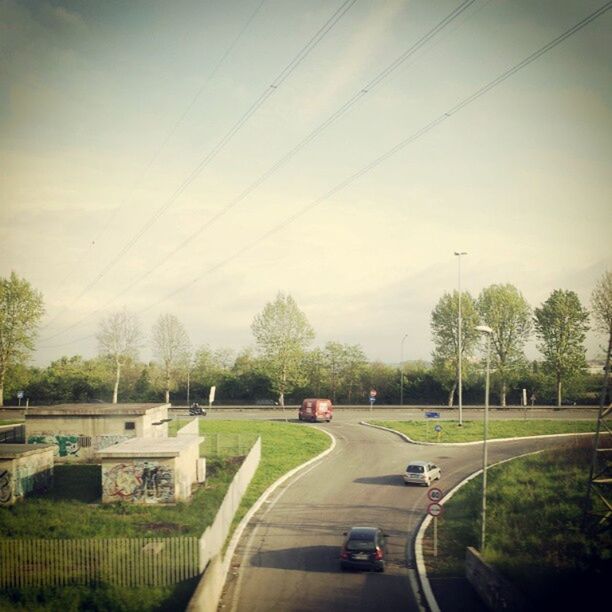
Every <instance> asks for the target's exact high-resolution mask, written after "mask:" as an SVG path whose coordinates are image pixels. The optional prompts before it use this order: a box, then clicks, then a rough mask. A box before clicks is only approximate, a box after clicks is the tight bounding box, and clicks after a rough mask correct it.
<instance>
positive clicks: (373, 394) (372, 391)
mask: <svg viewBox="0 0 612 612" xmlns="http://www.w3.org/2000/svg"><path fill="white" fill-rule="evenodd" d="M376 394H377V392H376V389H370V397H371V398H372V397H376Z"/></svg>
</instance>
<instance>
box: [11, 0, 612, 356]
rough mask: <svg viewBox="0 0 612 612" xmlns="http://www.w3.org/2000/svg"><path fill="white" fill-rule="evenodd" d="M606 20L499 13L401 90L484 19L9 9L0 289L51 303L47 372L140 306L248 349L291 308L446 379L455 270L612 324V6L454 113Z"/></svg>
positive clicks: (395, 8)
mask: <svg viewBox="0 0 612 612" xmlns="http://www.w3.org/2000/svg"><path fill="white" fill-rule="evenodd" d="M603 4H604V0H594V1H591V0H540V1H537V2H534V1H533V0H512V1H511V0H488V1H487V0H476V1H475V2H473V3H472V4H471V5H469V6H468V7H467V8H466V9H465V10H463V11H462V12H459V13H458V15H457V16H456V18H455V19H453V20H449V23H448V25H447V26H446V27H445V28H441V29H440V30H439V31H438V32H437V33H436V34H435V35H434V36H433V37H431V39H430V40H428V41H427V42H426V43H425V44H423V45H422V46H421V47H420V48H418V49H417V50H416V51H415V52H414V53H412V54H408V55H407V57H406V59H405V60H404V61H403V62H401V63H397V64H396V65H395V69H394V70H392V71H387V72H385V70H386V69H387V68H388V67H391V66H393V65H394V62H395V61H396V60H397V59H398V58H400V57H402V55H403V54H406V52H407V51H408V50H409V49H410V48H411V47H412V46H413V45H414V44H415V43H416V42H417V41H419V40H420V39H421V38H422V37H423V36H424V35H426V34H427V33H428V32H430V31H431V30H432V29H433V28H435V27H436V25H437V24H439V23H440V22H441V21H442V20H443V19H444V18H445V17H447V16H448V15H449V14H451V13H452V11H453V10H454V9H456V8H457V7H459V6H460V5H462V2H461V0H454V1H452V2H451V1H444V0H440V1H436V2H433V1H430V0H388V1H387V0H357V1H356V2H350V1H349V2H342V1H341V0H322V1H317V0H263V2H262V0H240V1H238V0H210V1H191V2H190V1H181V0H177V1H175V2H167V1H166V0H163V1H153V0H147V1H145V0H142V1H127V0H125V1H112V0H109V1H104V2H99V1H93V0H92V1H88V2H85V1H76V0H75V1H51V0H50V1H47V2H43V1H27V0H19V1H10V0H9V1H0V6H1V12H0V47H1V48H0V51H1V54H0V168H1V169H2V173H1V175H2V183H1V187H0V189H1V190H2V191H1V194H0V202H1V210H0V231H1V235H0V275H1V276H8V275H9V274H10V272H11V270H14V271H15V272H16V273H17V274H18V275H20V276H22V277H25V278H26V279H27V280H28V281H29V282H30V283H31V284H32V285H33V286H34V287H35V288H37V289H38V290H40V291H41V292H42V293H43V295H44V299H45V305H46V311H47V314H46V316H45V319H44V321H43V328H42V329H41V332H40V340H39V347H38V350H37V352H36V354H35V362H36V363H38V364H41V365H44V364H46V363H48V362H49V361H50V360H51V359H55V358H58V357H60V356H62V355H73V354H81V355H83V356H85V357H91V356H93V355H95V354H96V340H95V333H96V330H97V327H98V325H99V321H100V319H101V317H103V316H105V315H107V314H108V313H110V312H112V311H116V310H121V309H123V308H124V307H125V308H127V309H128V310H130V311H132V312H134V313H136V314H137V315H138V317H139V319H140V321H141V325H142V328H143V331H145V332H149V331H150V329H151V327H152V325H153V323H154V321H155V320H156V319H157V317H158V316H159V315H160V314H163V313H172V314H175V315H176V316H177V317H178V318H179V319H180V320H181V321H182V322H183V324H184V326H185V328H186V330H187V332H188V333H189V335H190V337H191V340H192V342H193V344H194V345H195V346H199V345H202V344H209V345H211V346H212V347H228V348H231V349H234V350H240V349H242V348H244V347H246V346H248V345H250V344H252V343H253V338H252V334H251V331H250V325H251V322H252V320H253V317H254V316H255V315H256V314H257V313H259V312H260V311H261V310H262V308H263V307H264V306H265V304H266V303H267V302H269V301H272V300H273V299H274V298H275V296H276V294H277V293H278V292H279V291H281V292H283V293H288V294H291V295H292V296H293V297H294V298H295V300H296V301H297V303H298V305H299V307H300V308H301V309H302V310H303V311H304V313H305V314H306V316H307V318H308V320H309V321H310V323H311V324H312V326H313V327H314V329H315V332H316V344H317V345H323V344H325V342H327V341H329V340H335V341H339V342H347V343H351V344H360V345H361V346H362V348H363V349H364V350H365V352H366V354H367V355H368V357H369V358H370V359H380V360H383V361H387V362H397V361H399V358H400V343H401V340H402V338H403V337H404V335H406V336H407V338H406V341H405V344H404V357H405V358H407V359H429V358H430V355H431V350H432V342H431V334H430V327H429V321H430V314H431V310H432V308H433V307H434V305H435V304H436V302H437V301H438V299H439V298H440V297H441V296H442V295H443V294H444V293H445V292H447V291H452V290H454V289H456V288H457V283H458V265H457V264H458V258H457V257H455V256H454V255H453V252H454V251H466V252H467V253H468V255H466V256H465V257H463V258H462V264H461V269H462V273H461V282H462V287H463V289H464V290H467V291H469V292H470V293H471V294H472V295H473V296H474V297H476V296H477V295H478V293H479V292H480V291H481V290H482V289H483V288H484V287H487V286H489V285H491V284H493V283H512V284H514V285H515V286H516V287H517V288H518V289H519V290H520V291H521V292H522V293H523V295H524V296H525V298H526V299H527V300H528V302H529V303H530V304H531V305H532V306H538V305H540V304H541V303H542V302H543V301H544V300H545V299H546V298H547V297H548V296H549V295H550V293H551V292H552V291H553V290H554V289H571V290H573V291H576V292H577V293H578V295H579V296H580V298H581V300H582V301H583V304H584V305H585V306H587V307H590V294H591V291H592V288H593V285H594V283H595V281H596V280H597V279H598V278H599V277H601V275H602V274H603V273H604V272H605V271H606V270H609V269H611V268H612V265H611V262H612V249H611V247H610V244H611V241H610V234H611V229H612V214H611V211H612V206H611V205H610V203H611V195H612V172H611V171H610V168H611V167H612V138H611V134H612V129H611V128H612V96H611V94H612V78H611V63H610V58H611V57H612V10H611V11H608V12H606V13H604V14H603V15H601V16H600V17H598V18H597V19H595V20H594V21H592V22H591V23H589V24H588V25H586V26H585V27H584V28H582V29H581V30H579V31H578V32H577V33H575V34H574V35H573V36H571V37H569V38H567V39H566V40H565V41H563V42H562V43H561V44H560V45H558V46H556V47H555V48H553V49H552V50H550V51H549V52H547V53H545V54H544V55H542V56H541V57H540V58H539V59H537V60H536V61H535V62H533V63H531V64H529V65H528V66H526V67H525V68H523V69H522V70H520V71H519V72H517V73H516V74H513V75H512V76H510V77H509V78H508V79H507V80H505V81H504V82H503V83H501V84H499V85H498V86H497V87H495V88H493V89H491V90H490V91H488V92H486V93H485V94H484V95H482V96H480V97H479V98H477V99H475V100H474V101H473V102H471V103H469V104H467V105H466V106H464V107H462V108H460V109H458V110H457V112H452V109H454V107H456V105H457V104H458V103H460V102H462V101H463V100H465V99H467V98H468V97H469V96H470V95H472V94H473V93H475V92H477V91H478V90H479V89H480V88H481V87H483V86H484V85H486V84H487V83H489V82H491V81H493V80H494V79H495V78H496V77H498V76H500V75H502V74H504V73H505V72H506V71H507V70H508V69H509V68H512V67H513V66H515V65H517V64H518V63H519V62H521V61H522V60H523V59H524V58H526V57H528V56H529V55H530V54H532V53H533V52H534V51H537V50H538V49H540V48H541V47H543V46H544V45H545V44H547V43H548V42H550V41H552V40H553V39H555V38H556V37H557V36H559V35H560V34H562V33H563V32H565V31H566V30H568V29H569V28H570V27H572V26H573V25H575V24H577V23H579V22H580V21H581V20H582V19H583V18H585V17H586V16H588V15H589V14H591V13H593V12H594V11H596V10H597V9H598V8H599V7H600V6H602V5H603ZM330 20H331V21H330ZM379 75H380V76H381V77H384V78H380V79H378V77H379ZM365 89H367V92H366V91H364V90H365ZM347 103H348V107H345V105H346V104H347ZM343 108H344V109H345V112H344V113H342V114H340V115H339V116H337V118H336V120H335V121H331V122H329V121H328V120H329V119H330V118H332V117H334V116H335V115H334V114H335V113H336V112H337V111H339V110H341V109H343ZM445 113H447V114H445ZM432 122H437V123H435V124H432ZM319 126H323V127H322V129H320V130H319V131H318V132H317V133H316V135H315V137H313V138H312V139H310V140H307V137H308V136H309V134H311V133H313V130H317V128H319ZM427 126H429V127H431V129H428V130H423V128H426V127H427ZM432 126H433V127H432ZM412 136H414V138H411V137H412ZM400 143H403V146H400V147H398V146H397V145H399V144H400ZM295 147H298V148H297V150H295ZM292 151H293V154H292V155H290V156H288V154H289V153H290V152H292ZM388 152H389V153H390V155H389V156H387V157H384V158H382V159H381V156H384V155H385V154H386V153H388ZM373 162H375V163H373ZM599 343H601V339H598V338H597V337H596V336H594V335H591V336H590V337H589V357H594V356H596V355H597V350H596V349H597V346H598V344H599ZM536 355H537V353H536V352H535V350H534V349H533V346H532V347H531V348H530V356H536ZM149 356H150V352H149V349H148V348H147V347H145V349H144V350H143V353H142V357H143V358H148V357H149Z"/></svg>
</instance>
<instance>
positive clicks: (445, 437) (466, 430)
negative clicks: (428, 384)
mask: <svg viewBox="0 0 612 612" xmlns="http://www.w3.org/2000/svg"><path fill="white" fill-rule="evenodd" d="M369 422H370V423H372V424H373V425H380V426H382V427H388V428H389V429H395V430H396V431H399V432H401V433H403V434H405V435H407V436H408V437H409V438H411V439H412V440H415V441H416V442H440V443H449V442H477V441H480V440H482V436H483V433H484V426H483V422H482V420H479V421H463V425H462V426H461V427H459V423H458V421H442V420H439V419H423V420H422V421H369ZM435 425H440V426H441V427H442V431H441V432H440V433H438V432H436V431H435V430H434V426H435ZM590 431H595V420H593V421H560V420H559V421H558V420H545V419H539V420H533V421H530V420H520V421H519V420H515V421H497V420H490V421H489V428H488V437H489V439H490V440H491V439H494V438H515V437H523V436H541V435H547V434H562V433H586V432H590Z"/></svg>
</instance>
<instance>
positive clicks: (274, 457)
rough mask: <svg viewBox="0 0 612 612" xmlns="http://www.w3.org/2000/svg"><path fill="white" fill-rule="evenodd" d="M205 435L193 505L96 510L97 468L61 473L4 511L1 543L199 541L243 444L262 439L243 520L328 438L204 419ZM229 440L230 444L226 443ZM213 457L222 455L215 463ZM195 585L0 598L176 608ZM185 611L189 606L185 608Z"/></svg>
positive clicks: (11, 605) (48, 604)
mask: <svg viewBox="0 0 612 612" xmlns="http://www.w3.org/2000/svg"><path fill="white" fill-rule="evenodd" d="M200 431H201V433H202V434H203V435H205V436H207V438H206V441H205V442H204V444H203V445H202V446H203V448H202V451H203V452H202V454H203V455H205V456H207V468H208V480H207V482H206V486H204V487H198V490H197V491H196V492H195V494H194V496H193V499H192V501H191V502H190V503H181V504H176V505H175V506H163V507H162V506H158V507H151V506H146V507H145V506H140V505H129V504H113V505H108V506H102V505H98V502H99V498H100V468H99V466H90V465H86V466H78V465H65V466H57V467H56V486H55V487H54V490H53V492H52V493H50V494H48V495H41V496H33V497H30V498H28V499H27V500H26V501H25V502H22V503H18V504H16V505H15V506H13V507H12V508H1V509H0V538H74V537H79V538H108V537H147V536H155V537H160V536H161V537H166V536H167V537H171V536H190V535H196V536H199V535H200V534H201V533H202V532H203V531H204V529H205V528H206V527H207V526H208V525H210V524H211V523H212V521H213V519H214V516H215V515H216V512H217V510H218V508H219V505H220V503H221V501H222V500H223V497H224V495H225V493H226V491H227V488H228V486H229V483H230V482H231V479H232V478H233V476H234V474H235V472H236V470H237V469H238V467H239V463H238V462H236V461H234V460H232V459H231V458H229V460H224V459H222V457H223V456H224V455H226V456H228V457H229V455H230V454H231V453H230V450H229V449H230V447H231V446H232V445H233V444H234V443H236V442H238V441H240V445H241V446H242V451H243V452H246V450H247V448H248V446H249V443H252V442H253V441H254V440H255V439H256V437H257V436H261V438H262V458H261V463H260V465H259V468H258V470H257V472H256V474H255V477H254V478H253V481H252V482H251V485H250V486H249V489H248V490H247V493H246V494H245V497H244V499H243V502H242V504H241V507H240V511H239V515H240V516H239V517H237V519H236V520H239V518H240V517H241V516H243V515H244V514H245V513H246V512H247V510H248V508H249V507H250V506H251V505H252V504H253V502H254V501H255V500H256V499H257V498H258V497H259V496H260V495H261V493H262V492H263V491H264V490H265V489H266V488H267V487H268V486H269V485H270V484H271V483H272V482H274V481H275V480H276V479H277V478H279V477H280V476H282V475H283V474H284V473H286V472H287V471H289V470H290V469H292V468H294V467H296V466H298V465H300V464H301V463H303V462H305V461H307V460H308V459H310V458H311V457H314V456H316V455H317V454H319V453H320V452H321V451H323V450H324V449H325V448H327V447H328V446H329V444H330V440H329V438H328V437H327V436H326V435H325V434H323V433H321V432H319V431H317V430H316V429H314V428H310V427H299V426H295V425H290V424H286V423H274V422H265V421H263V422H258V421H205V420H203V419H201V420H200ZM227 442H229V444H224V443H227ZM210 451H214V452H217V451H218V452H219V455H216V456H215V457H211V456H210V455H209V452H210ZM193 586H194V584H193V581H192V582H191V583H190V584H183V585H177V587H176V588H175V589H172V588H171V587H168V588H149V587H146V588H120V587H114V586H111V585H101V586H98V587H96V588H90V587H85V586H74V587H64V588H61V589H51V588H44V589H23V590H22V591H16V590H13V591H11V592H9V593H5V594H3V595H1V596H0V609H2V610H4V609H6V610H37V611H41V610H58V611H60V610H61V611H62V612H68V611H70V610H81V609H87V610H92V611H95V610H100V611H101V610H109V609H112V610H126V611H127V610H134V611H136V610H138V611H141V610H142V611H144V610H164V609H168V610H173V609H182V608H180V606H181V605H182V604H183V603H184V602H185V601H186V598H188V597H189V594H190V592H191V590H192V589H193ZM183 607H184V606H183Z"/></svg>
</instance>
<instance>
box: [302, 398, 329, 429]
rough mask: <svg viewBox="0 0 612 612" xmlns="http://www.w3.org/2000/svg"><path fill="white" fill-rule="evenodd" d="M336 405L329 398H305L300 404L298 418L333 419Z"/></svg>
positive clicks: (307, 419)
mask: <svg viewBox="0 0 612 612" xmlns="http://www.w3.org/2000/svg"><path fill="white" fill-rule="evenodd" d="M333 414H334V406H333V404H332V401H331V400H329V399H305V400H304V401H303V402H302V405H301V406H300V410H299V412H298V418H299V419H300V421H312V422H313V423H316V422H317V421H327V422H328V423H329V422H330V421H331V420H332V416H333Z"/></svg>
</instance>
